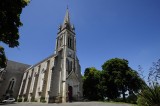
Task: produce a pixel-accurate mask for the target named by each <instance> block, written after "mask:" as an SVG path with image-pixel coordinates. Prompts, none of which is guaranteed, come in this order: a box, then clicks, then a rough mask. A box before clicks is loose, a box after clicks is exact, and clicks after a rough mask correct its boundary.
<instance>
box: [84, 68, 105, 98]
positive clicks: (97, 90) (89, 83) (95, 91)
mask: <svg viewBox="0 0 160 106" xmlns="http://www.w3.org/2000/svg"><path fill="white" fill-rule="evenodd" d="M100 74H101V73H100V71H98V70H97V69H95V68H93V67H92V68H86V69H85V72H84V77H83V90H84V91H83V95H84V97H85V98H87V99H89V100H100V99H102V96H101V85H100V77H101V75H100Z"/></svg>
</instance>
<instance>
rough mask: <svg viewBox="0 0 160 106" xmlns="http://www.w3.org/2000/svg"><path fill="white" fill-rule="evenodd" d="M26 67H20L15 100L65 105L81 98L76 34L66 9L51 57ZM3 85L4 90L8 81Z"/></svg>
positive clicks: (80, 77)
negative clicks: (19, 78) (19, 81)
mask: <svg viewBox="0 0 160 106" xmlns="http://www.w3.org/2000/svg"><path fill="white" fill-rule="evenodd" d="M26 66H27V67H29V68H27V69H26V67H25V68H24V69H25V70H24V72H23V76H22V78H21V83H20V84H19V88H18V89H19V91H18V92H17V101H22V102H47V103H65V102H68V101H73V100H74V101H78V100H80V99H81V98H82V95H83V94H82V75H81V67H80V64H79V60H78V57H77V55H76V34H75V28H74V25H72V24H71V22H70V16H69V11H68V9H67V11H66V14H65V17H64V22H63V23H62V25H60V26H59V28H58V33H57V38H56V44H55V51H54V53H53V55H51V56H49V57H47V58H45V59H44V60H42V61H40V62H38V63H37V64H35V65H33V66H28V65H26ZM6 84H7V85H6V86H7V87H8V86H9V82H8V83H6ZM17 86H18V85H17ZM14 87H15V88H17V87H16V84H15V86H12V89H13V90H12V91H13V92H14ZM0 91H1V90H0ZM15 95H16V94H15Z"/></svg>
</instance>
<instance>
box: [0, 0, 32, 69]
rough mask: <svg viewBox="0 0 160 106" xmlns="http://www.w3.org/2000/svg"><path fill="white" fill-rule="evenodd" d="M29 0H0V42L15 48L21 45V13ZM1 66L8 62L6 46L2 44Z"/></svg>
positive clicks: (0, 49) (0, 48)
mask: <svg viewBox="0 0 160 106" xmlns="http://www.w3.org/2000/svg"><path fill="white" fill-rule="evenodd" d="M28 3H29V0H0V42H3V43H5V44H7V45H8V46H9V47H11V48H14V47H17V46H19V42H18V39H19V27H20V26H22V22H21V21H20V14H21V12H22V9H23V8H24V7H25V6H27V4H28ZM0 53H1V54H0V55H1V57H0V62H1V63H0V67H5V66H6V65H4V64H5V63H6V59H4V58H5V54H4V48H3V47H1V46H0Z"/></svg>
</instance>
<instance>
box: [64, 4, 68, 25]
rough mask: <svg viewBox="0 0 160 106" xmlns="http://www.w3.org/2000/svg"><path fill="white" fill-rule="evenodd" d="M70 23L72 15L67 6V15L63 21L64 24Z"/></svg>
mask: <svg viewBox="0 0 160 106" xmlns="http://www.w3.org/2000/svg"><path fill="white" fill-rule="evenodd" d="M66 23H67V24H70V17H69V10H68V6H67V10H66V15H65V17H64V22H63V25H65V24H66Z"/></svg>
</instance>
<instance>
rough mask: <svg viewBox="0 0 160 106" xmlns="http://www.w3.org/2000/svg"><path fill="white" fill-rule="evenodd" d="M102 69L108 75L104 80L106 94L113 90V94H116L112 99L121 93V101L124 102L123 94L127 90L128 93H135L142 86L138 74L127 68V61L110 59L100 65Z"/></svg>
mask: <svg viewBox="0 0 160 106" xmlns="http://www.w3.org/2000/svg"><path fill="white" fill-rule="evenodd" d="M102 69H103V71H104V72H103V73H106V74H108V77H107V78H106V81H107V82H106V83H107V84H108V85H104V86H107V92H106V93H108V92H110V91H111V90H112V89H114V90H115V91H114V92H116V93H115V94H114V97H118V93H119V92H121V93H122V95H123V101H126V98H125V92H126V91H127V90H128V91H129V92H130V93H133V92H137V91H138V90H139V89H140V88H141V85H142V84H143V80H142V79H141V78H140V77H139V76H138V73H137V72H136V71H134V70H132V69H131V68H130V67H129V66H128V61H127V60H125V59H119V58H114V59H110V60H108V61H106V62H105V63H104V64H103V65H102ZM110 84H111V85H110ZM110 93H111V92H110Z"/></svg>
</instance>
